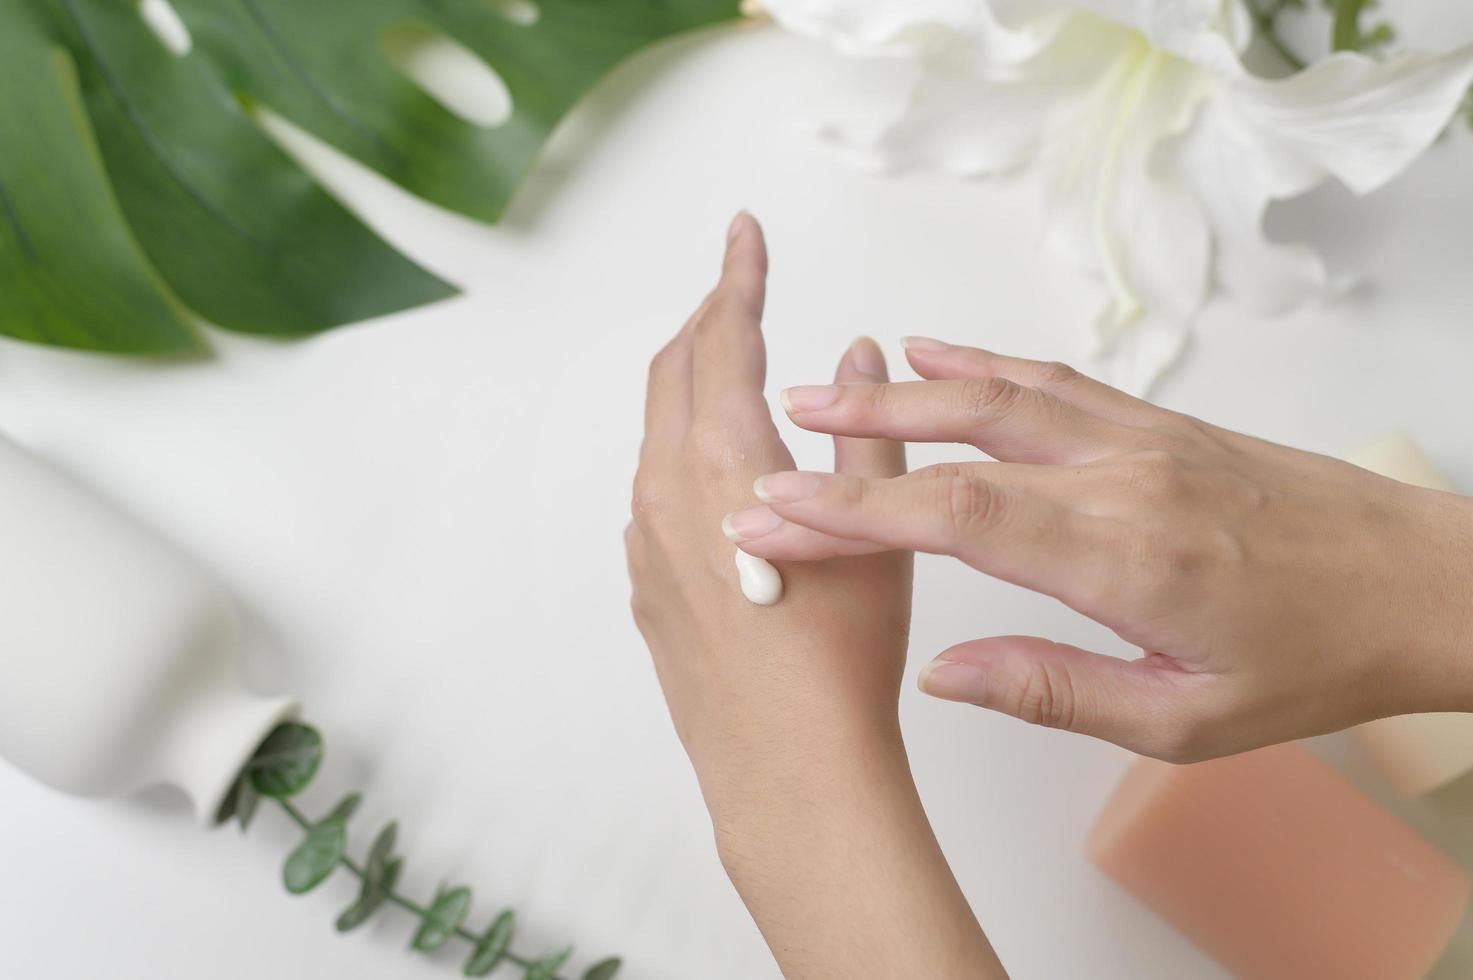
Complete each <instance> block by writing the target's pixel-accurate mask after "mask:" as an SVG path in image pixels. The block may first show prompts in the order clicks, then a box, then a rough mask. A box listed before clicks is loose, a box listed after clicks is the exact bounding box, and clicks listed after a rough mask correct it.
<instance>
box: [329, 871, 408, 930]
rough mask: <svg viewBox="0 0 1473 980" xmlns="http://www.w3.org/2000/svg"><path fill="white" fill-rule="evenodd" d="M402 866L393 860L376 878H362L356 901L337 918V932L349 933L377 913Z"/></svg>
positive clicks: (392, 887)
mask: <svg viewBox="0 0 1473 980" xmlns="http://www.w3.org/2000/svg"><path fill="white" fill-rule="evenodd" d="M402 864H403V862H401V861H399V860H398V859H395V860H393V861H390V862H388V863H387V864H385V865H384V866H383V869H382V870H381V871H380V872H379V874H378V875H377V876H376V877H374V878H371V879H370V878H368V877H367V876H365V877H364V879H363V888H362V890H361V891H360V892H359V894H358V900H357V901H356V902H354V903H353V904H352V905H350V906H348V908H347V909H345V910H344V911H343V914H342V915H340V916H338V923H337V927H338V932H351V931H352V930H354V929H356V928H358V927H359V926H361V925H362V924H363V923H365V922H367V921H368V920H369V919H370V918H371V917H372V916H373V913H375V912H377V911H378V909H379V906H380V905H383V904H384V901H385V900H386V899H388V897H389V893H390V892H392V891H393V890H394V885H396V884H397V883H398V881H399V869H400V867H401V866H402Z"/></svg>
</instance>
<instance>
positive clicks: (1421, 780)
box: [1346, 433, 1473, 796]
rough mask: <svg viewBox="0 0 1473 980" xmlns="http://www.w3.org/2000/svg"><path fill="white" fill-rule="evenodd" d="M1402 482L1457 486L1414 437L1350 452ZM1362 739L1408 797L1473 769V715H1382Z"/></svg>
mask: <svg viewBox="0 0 1473 980" xmlns="http://www.w3.org/2000/svg"><path fill="white" fill-rule="evenodd" d="M1346 459H1347V460H1348V461H1349V462H1352V463H1354V464H1355V465H1357V466H1359V467H1362V468H1364V469H1368V470H1370V471H1371V472H1372V473H1379V474H1381V475H1382V476H1389V477H1390V478H1391V479H1393V480H1400V481H1401V482H1402V483H1410V484H1412V485H1414V486H1419V487H1426V488H1427V489H1429V490H1451V489H1452V487H1450V486H1448V483H1447V481H1446V480H1444V479H1443V478H1442V474H1440V473H1438V472H1437V470H1436V468H1435V467H1433V465H1432V462H1431V460H1429V459H1428V458H1427V455H1426V454H1425V453H1423V452H1422V449H1421V447H1420V446H1418V445H1417V444H1416V442H1414V441H1413V440H1412V438H1411V436H1408V435H1406V434H1405V433H1396V434H1395V435H1390V436H1387V437H1386V438H1385V439H1382V440H1381V441H1379V442H1375V443H1372V444H1371V445H1369V446H1365V447H1364V448H1362V449H1360V450H1359V451H1358V452H1354V453H1351V454H1350V455H1349V456H1347V457H1346ZM1354 731H1355V734H1356V735H1357V737H1359V738H1360V741H1361V744H1363V745H1364V746H1365V747H1366V751H1367V752H1368V753H1369V754H1370V756H1371V758H1372V759H1373V760H1374V761H1375V763H1376V765H1377V766H1379V767H1380V769H1381V771H1382V772H1383V773H1385V774H1386V778H1387V779H1388V780H1390V782H1391V785H1393V786H1395V787H1396V790H1397V792H1399V793H1401V794H1402V795H1403V796H1416V795H1418V794H1421V793H1426V792H1430V791H1431V790H1434V789H1436V788H1438V787H1439V786H1443V785H1446V784H1447V783H1450V782H1452V781H1453V780H1454V779H1456V778H1458V777H1459V776H1461V775H1462V774H1463V773H1465V772H1469V771H1470V770H1473V714H1457V713H1452V712H1436V713H1432V714H1425V715H1400V716H1398V717H1395V718H1382V719H1379V720H1377V721H1373V722H1369V723H1367V724H1365V725H1361V726H1360V727H1358V728H1356V729H1354Z"/></svg>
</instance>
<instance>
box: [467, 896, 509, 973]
mask: <svg viewBox="0 0 1473 980" xmlns="http://www.w3.org/2000/svg"><path fill="white" fill-rule="evenodd" d="M516 924H517V917H516V913H515V912H513V911H512V910H511V909H507V910H506V911H504V912H502V913H501V914H500V915H498V916H497V917H496V921H495V922H493V923H491V928H490V929H487V930H486V935H484V936H482V937H481V941H480V942H478V943H476V949H475V952H473V953H471V957H470V959H468V960H466V963H465V975H466V976H468V977H484V976H485V975H486V974H488V973H490V972H491V971H492V970H494V969H496V967H497V965H498V964H500V963H501V961H502V959H503V958H504V957H505V956H506V950H507V947H509V946H510V945H511V937H512V933H513V932H514V931H515V930H516Z"/></svg>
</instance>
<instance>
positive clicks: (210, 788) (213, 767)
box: [165, 668, 297, 828]
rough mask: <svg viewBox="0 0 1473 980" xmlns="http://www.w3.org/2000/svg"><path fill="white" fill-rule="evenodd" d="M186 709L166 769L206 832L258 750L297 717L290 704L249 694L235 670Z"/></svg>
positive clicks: (287, 700)
mask: <svg viewBox="0 0 1473 980" xmlns="http://www.w3.org/2000/svg"><path fill="white" fill-rule="evenodd" d="M194 693H195V696H194V697H191V698H189V699H188V700H187V702H186V703H184V704H182V705H181V706H180V707H179V709H178V711H179V714H178V715H177V716H176V718H175V719H174V721H175V726H176V736H175V737H174V738H173V739H171V744H172V746H173V748H172V751H171V752H170V754H169V759H168V760H167V763H166V767H165V778H166V780H167V781H168V782H170V783H172V784H174V785H176V786H178V787H179V788H181V789H182V790H184V792H185V795H187V796H188V797H189V800H190V803H191V804H192V805H193V807H194V812H195V819H196V820H197V821H198V822H199V824H200V825H201V826H203V827H207V828H208V827H214V826H216V825H217V824H218V823H219V822H220V808H221V806H222V805H223V804H224V801H225V797H226V796H227V795H228V794H229V792H230V789H231V787H232V786H234V785H235V781H236V779H237V778H238V777H239V776H240V772H241V770H242V769H243V768H244V767H245V764H246V763H247V762H248V761H249V760H250V758H251V755H252V754H253V753H254V752H255V751H256V748H257V747H258V746H259V745H260V744H261V743H262V742H263V741H265V739H266V736H267V735H269V734H270V733H271V730H272V729H273V728H275V727H276V726H277V725H279V724H281V723H282V722H283V721H287V720H290V719H291V718H293V717H294V716H295V715H296V712H297V704H296V702H295V701H293V700H292V699H290V698H284V697H270V698H268V697H261V696H259V695H256V694H252V693H251V692H249V691H247V690H246V689H245V688H244V687H243V686H242V685H241V684H240V681H239V680H238V679H237V678H236V676H235V671H234V670H233V669H229V668H227V669H224V670H222V671H220V672H219V673H218V674H217V675H216V676H215V677H214V678H212V679H211V682H210V683H207V684H204V685H201V687H200V688H198V689H197V690H196V691H195V692H194Z"/></svg>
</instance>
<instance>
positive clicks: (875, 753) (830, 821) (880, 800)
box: [701, 726, 915, 877]
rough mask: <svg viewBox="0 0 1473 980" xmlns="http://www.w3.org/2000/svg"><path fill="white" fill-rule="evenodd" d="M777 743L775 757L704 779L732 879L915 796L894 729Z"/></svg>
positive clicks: (840, 730) (844, 731)
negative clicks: (832, 830) (864, 815)
mask: <svg viewBox="0 0 1473 980" xmlns="http://www.w3.org/2000/svg"><path fill="white" fill-rule="evenodd" d="M779 740H780V741H782V742H783V743H784V745H783V748H782V750H781V751H775V752H771V753H763V754H761V755H760V756H752V755H748V756H744V757H743V758H742V760H741V761H740V762H734V763H733V764H731V765H728V766H726V767H724V768H723V771H722V772H721V773H720V774H719V775H708V774H703V775H702V779H701V787H702V792H703V793H704V795H705V797H706V805H707V808H708V809H709V811H710V813H711V824H712V829H713V830H714V832H715V836H716V845H717V850H718V852H719V854H720V856H721V860H722V862H723V864H725V865H726V867H727V870H728V872H730V873H732V875H733V877H736V876H737V875H738V874H739V873H742V872H746V871H751V870H755V866H756V865H760V864H762V863H764V862H765V861H766V860H767V858H768V856H769V855H772V854H775V853H779V852H782V851H785V850H786V849H787V848H788V847H789V846H790V845H791V844H793V843H794V842H795V841H800V840H803V839H805V838H811V837H813V836H814V835H816V834H821V833H824V832H825V831H826V829H828V828H831V827H832V826H833V825H834V824H835V823H837V822H839V821H841V820H846V819H850V818H851V817H852V816H853V815H855V814H857V813H861V814H862V813H873V812H874V810H875V809H876V807H882V808H888V807H889V805H890V802H889V801H893V800H895V799H897V798H902V799H903V798H909V797H913V796H914V794H915V784H914V781H913V780H912V778H911V774H910V763H909V760H908V759H907V758H906V754H905V745H904V743H903V742H902V740H901V738H900V732H899V727H898V726H895V727H893V728H889V729H886V728H878V727H870V726H859V727H857V728H845V727H842V726H841V727H837V728H834V729H831V730H829V731H828V732H826V733H818V732H815V733H813V736H812V737H802V738H796V739H792V738H782V739H779Z"/></svg>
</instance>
